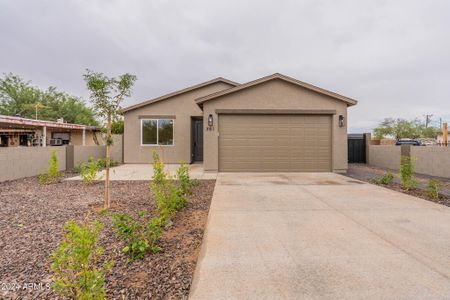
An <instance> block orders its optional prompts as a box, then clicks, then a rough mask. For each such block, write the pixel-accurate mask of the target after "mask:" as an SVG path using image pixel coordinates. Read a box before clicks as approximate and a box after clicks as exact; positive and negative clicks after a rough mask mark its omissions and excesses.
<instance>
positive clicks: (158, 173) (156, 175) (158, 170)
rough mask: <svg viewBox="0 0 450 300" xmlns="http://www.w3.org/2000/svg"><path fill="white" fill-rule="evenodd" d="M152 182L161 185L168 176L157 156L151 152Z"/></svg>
mask: <svg viewBox="0 0 450 300" xmlns="http://www.w3.org/2000/svg"><path fill="white" fill-rule="evenodd" d="M152 179H153V182H154V183H156V184H162V183H164V182H165V181H167V180H168V179H169V175H168V174H167V173H166V172H165V170H164V163H163V162H162V161H161V159H160V157H159V154H158V153H156V152H155V151H153V177H152Z"/></svg>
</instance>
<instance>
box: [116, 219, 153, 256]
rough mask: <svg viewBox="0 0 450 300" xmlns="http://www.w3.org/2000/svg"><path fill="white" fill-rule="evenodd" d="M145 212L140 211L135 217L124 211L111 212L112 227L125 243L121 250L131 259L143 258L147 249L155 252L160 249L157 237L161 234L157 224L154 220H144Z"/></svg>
mask: <svg viewBox="0 0 450 300" xmlns="http://www.w3.org/2000/svg"><path fill="white" fill-rule="evenodd" d="M145 215H146V212H144V211H143V212H140V213H139V215H138V218H137V219H133V217H132V216H130V215H127V214H124V213H116V214H113V227H114V229H115V231H116V233H117V235H118V236H119V237H120V238H121V239H122V240H124V241H125V242H126V243H127V245H126V246H125V247H124V248H123V249H122V251H123V252H124V253H125V254H127V255H129V256H130V259H131V260H132V261H134V260H137V259H142V258H144V256H145V254H146V253H147V252H148V251H152V252H153V253H156V252H158V251H160V250H161V248H160V247H159V246H158V245H157V243H156V242H157V239H158V238H159V236H160V235H161V229H160V227H159V225H158V224H157V223H156V222H154V221H150V222H148V223H147V222H146V219H145Z"/></svg>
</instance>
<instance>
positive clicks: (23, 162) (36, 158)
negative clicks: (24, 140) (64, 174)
mask: <svg viewBox="0 0 450 300" xmlns="http://www.w3.org/2000/svg"><path fill="white" fill-rule="evenodd" d="M53 151H56V153H57V156H58V162H59V169H60V170H61V171H63V170H65V169H66V147H11V148H7V147H5V148H0V168H1V171H0V181H5V180H13V179H18V178H23V177H30V176H36V175H40V174H43V173H45V172H47V170H48V166H49V165H48V161H49V160H50V157H51V154H52V152H53Z"/></svg>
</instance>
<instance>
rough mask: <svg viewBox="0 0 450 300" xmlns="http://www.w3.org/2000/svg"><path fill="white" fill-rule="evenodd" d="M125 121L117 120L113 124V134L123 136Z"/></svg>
mask: <svg viewBox="0 0 450 300" xmlns="http://www.w3.org/2000/svg"><path fill="white" fill-rule="evenodd" d="M123 126H124V122H123V120H115V121H113V122H112V124H111V132H112V133H113V134H123Z"/></svg>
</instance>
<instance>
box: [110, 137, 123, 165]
mask: <svg viewBox="0 0 450 300" xmlns="http://www.w3.org/2000/svg"><path fill="white" fill-rule="evenodd" d="M111 159H113V160H115V161H118V162H119V163H123V135H122V134H113V145H112V147H111Z"/></svg>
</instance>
